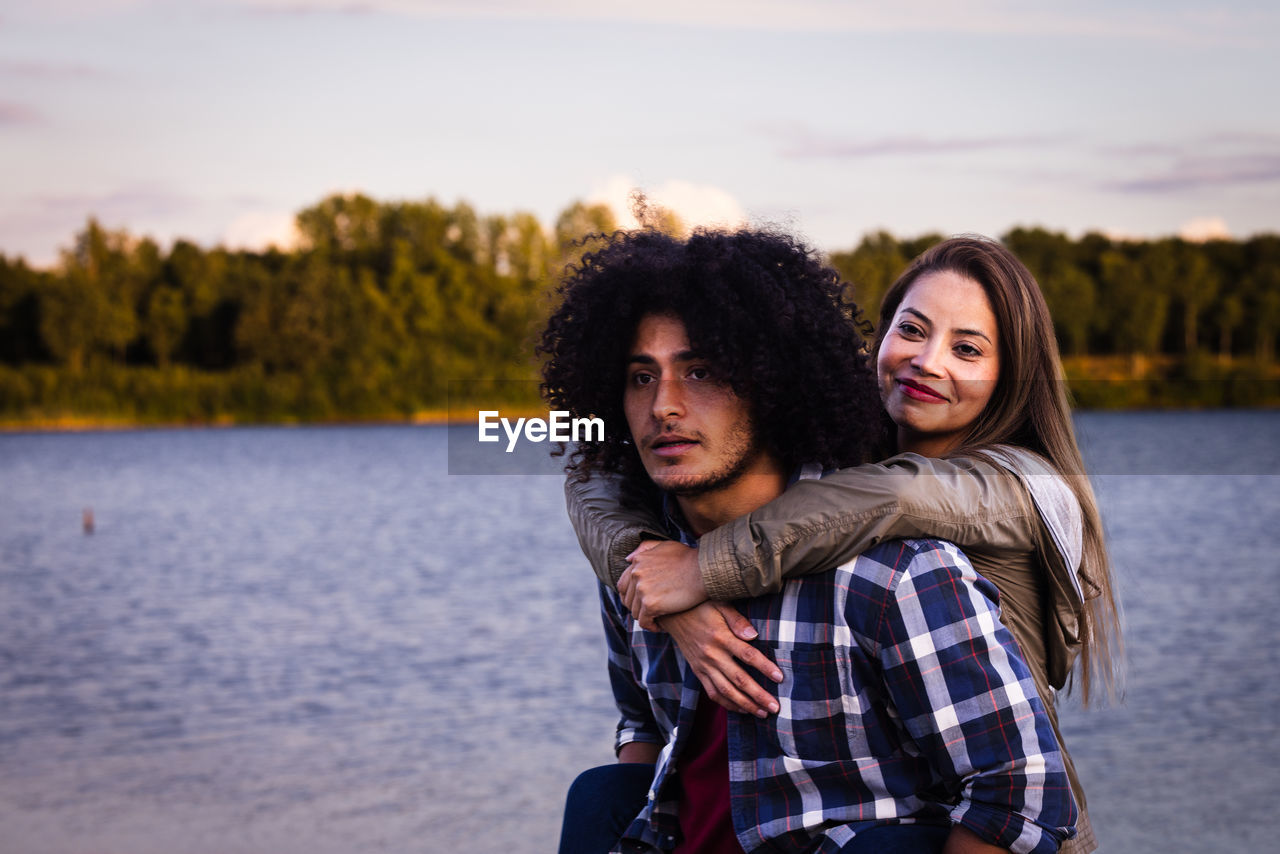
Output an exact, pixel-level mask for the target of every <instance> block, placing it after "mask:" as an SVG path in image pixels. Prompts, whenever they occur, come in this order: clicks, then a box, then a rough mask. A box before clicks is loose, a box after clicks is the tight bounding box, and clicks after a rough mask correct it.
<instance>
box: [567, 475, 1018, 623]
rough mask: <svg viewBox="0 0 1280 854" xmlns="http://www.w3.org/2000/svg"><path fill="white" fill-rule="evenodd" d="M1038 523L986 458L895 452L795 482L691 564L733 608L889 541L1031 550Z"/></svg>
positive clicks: (720, 531)
mask: <svg viewBox="0 0 1280 854" xmlns="http://www.w3.org/2000/svg"><path fill="white" fill-rule="evenodd" d="M1039 525H1040V521H1039V517H1038V516H1037V514H1036V510H1035V508H1034V506H1033V505H1032V503H1031V501H1030V499H1029V497H1028V495H1027V492H1026V488H1025V487H1024V486H1023V485H1022V483H1021V481H1019V479H1018V477H1017V476H1016V475H1014V474H1013V473H1012V472H1010V471H1008V470H1007V469H1005V468H1003V467H1001V466H999V465H996V464H995V463H993V462H991V461H990V460H987V459H984V458H975V457H955V458H951V459H935V458H931V457H922V456H920V455H918V454H900V455H898V456H896V457H891V458H889V459H888V460H885V461H884V462H881V463H875V464H869V465H862V466H857V467H855V468H848V469H841V470H839V471H835V472H832V473H830V474H827V475H826V476H824V477H822V478H821V479H814V480H801V481H798V482H797V483H795V484H792V485H791V486H790V487H789V488H788V489H787V491H786V492H784V493H783V494H782V495H781V496H779V497H778V498H775V499H774V500H773V501H771V502H769V503H768V504H766V505H765V506H763V507H761V508H759V509H757V510H755V511H754V512H752V513H749V514H747V515H745V516H742V517H740V518H738V519H736V520H734V521H732V522H729V523H727V524H725V525H722V526H720V527H719V528H716V529H715V530H713V531H710V532H708V533H707V534H705V535H703V537H702V539H701V540H700V541H699V548H698V564H699V566H700V568H701V571H702V580H703V583H704V584H705V585H706V588H707V593H708V595H709V596H710V597H711V598H712V599H721V600H730V599H738V598H742V597H748V596H759V595H761V594H763V593H770V592H775V591H777V590H779V589H781V587H782V579H783V578H784V577H789V576H796V575H806V574H809V573H811V572H818V571H820V570H823V569H828V568H830V567H832V566H836V565H839V564H842V563H845V562H847V561H849V560H851V559H852V558H853V557H854V556H856V555H858V554H861V553H862V552H864V551H866V550H867V549H869V548H871V547H872V546H874V545H876V544H877V543H879V542H881V541H882V540H888V539H902V538H909V537H927V538H932V539H940V540H949V541H951V542H953V543H955V544H956V545H958V546H960V547H961V548H962V549H965V550H967V551H974V552H979V553H987V554H995V555H1000V554H1004V553H1023V552H1029V551H1031V550H1033V549H1034V548H1035V546H1036V542H1037V537H1038V533H1039ZM581 536H582V531H581V530H579V537H581ZM624 568H625V567H624ZM618 574H621V569H619V570H618Z"/></svg>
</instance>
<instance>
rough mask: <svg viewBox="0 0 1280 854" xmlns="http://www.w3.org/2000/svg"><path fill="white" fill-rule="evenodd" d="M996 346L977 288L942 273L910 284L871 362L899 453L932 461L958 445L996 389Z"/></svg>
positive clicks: (988, 310) (990, 316) (984, 297)
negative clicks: (923, 457) (894, 430)
mask: <svg viewBox="0 0 1280 854" xmlns="http://www.w3.org/2000/svg"><path fill="white" fill-rule="evenodd" d="M999 344H1000V341H999V337H998V332H997V330H996V317H995V314H994V313H993V312H992V311H991V303H990V302H989V301H988V300H987V295H986V293H985V292H984V291H983V290H982V286H981V285H979V284H978V283H977V282H975V281H974V280H973V279H970V278H968V277H966V276H962V275H960V274H959V273H953V272H950V271H945V270H944V271H941V272H935V273H926V274H924V275H923V276H921V277H920V278H919V279H916V281H915V283H914V284H912V285H911V287H910V288H908V289H907V292H906V294H905V295H904V296H903V298H902V303H901V304H900V305H899V306H898V310H897V311H896V312H894V315H893V320H892V321H891V322H890V324H889V326H888V328H887V329H886V330H885V334H884V338H883V340H882V341H881V342H880V352H879V356H878V358H877V360H876V372H877V374H878V375H879V379H880V398H881V400H883V401H884V407H885V409H886V410H887V411H888V412H889V417H890V418H892V419H893V423H895V424H896V425H898V449H899V450H901V451H912V452H915V453H918V454H923V455H925V456H930V457H936V456H940V455H942V454H944V453H946V452H947V451H950V450H952V449H954V448H955V447H956V446H957V444H958V443H959V442H960V439H961V438H962V437H963V435H964V433H965V431H966V430H967V429H968V428H969V426H970V425H971V424H973V422H974V421H976V420H977V418H978V416H979V415H981V414H982V411H983V409H985V408H986V405H987V401H989V400H990V399H991V393H992V392H993V391H994V390H995V386H996V380H997V379H998V378H999V376H1000V350H999Z"/></svg>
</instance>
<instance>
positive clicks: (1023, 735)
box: [601, 540, 1076, 852]
mask: <svg viewBox="0 0 1280 854" xmlns="http://www.w3.org/2000/svg"><path fill="white" fill-rule="evenodd" d="M997 596H998V594H997V592H996V589H995V587H994V586H993V585H992V584H991V583H990V582H988V581H987V580H986V579H984V578H982V577H981V576H979V575H978V574H977V573H975V572H974V571H973V568H972V567H971V566H970V565H969V562H968V560H967V559H966V558H965V557H964V555H963V554H962V553H961V552H960V551H959V550H958V549H957V548H956V547H955V546H953V545H952V544H950V543H945V542H939V541H935V540H894V541H891V542H887V543H884V544H881V545H879V546H877V547H875V548H873V549H871V550H869V551H868V552H866V553H865V554H863V555H861V556H859V557H858V558H857V559H855V560H854V561H852V562H850V563H848V564H846V565H844V566H841V567H839V568H837V569H835V570H831V571H828V572H824V573H819V574H816V575H809V576H804V577H802V578H796V579H791V580H789V581H788V582H787V584H786V585H785V587H784V588H783V590H782V591H781V592H780V593H778V594H774V595H770V596H761V597H758V598H756V599H751V600H744V601H742V602H739V603H737V604H738V607H739V608H741V609H742V611H743V613H744V614H745V615H746V616H747V617H748V619H750V620H751V622H752V624H753V625H754V626H755V628H756V630H757V631H758V632H759V638H758V639H757V640H756V641H755V642H754V645H755V646H756V647H757V648H758V649H759V650H761V652H763V653H764V654H765V655H766V656H767V657H768V658H770V659H771V660H772V661H774V662H775V663H776V664H777V665H778V668H779V669H780V670H781V671H782V673H783V675H784V677H785V678H784V680H783V682H782V683H781V684H774V683H773V682H771V681H768V680H763V679H761V684H762V685H764V687H765V688H766V689H767V690H769V691H770V692H771V693H773V694H774V695H775V696H776V697H777V699H778V704H779V706H780V711H779V712H778V714H776V715H770V716H769V717H768V718H767V719H764V720H760V719H757V718H755V717H752V716H750V715H743V714H737V713H733V712H730V713H729V715H728V736H729V769H728V771H729V780H730V797H731V807H732V814H733V824H734V829H735V831H736V832H737V835H738V840H739V842H741V843H742V846H743V848H744V849H746V850H747V851H756V850H759V851H779V852H781V851H812V852H835V851H838V850H840V848H841V847H842V846H843V845H845V844H846V843H847V842H849V841H850V840H851V839H852V838H853V837H854V835H855V834H856V833H858V832H859V831H860V830H866V829H867V828H869V827H871V826H873V825H877V824H886V823H911V822H920V823H927V824H935V825H941V826H947V825H948V824H953V823H959V824H963V825H965V826H966V827H968V828H969V829H970V830H972V831H974V832H975V833H977V834H978V835H979V836H980V837H982V838H983V839H985V840H987V841H989V842H992V843H994V844H997V845H1001V846H1004V847H1006V848H1009V849H1011V850H1013V851H1015V852H1028V851H1034V852H1050V851H1056V850H1057V849H1058V846H1059V844H1060V843H1061V841H1062V840H1063V839H1065V838H1067V837H1069V836H1070V835H1071V834H1072V833H1073V832H1074V829H1073V825H1074V824H1075V820H1076V809H1075V803H1074V801H1073V800H1072V797H1071V790H1070V787H1069V784H1068V781H1067V776H1066V773H1065V771H1064V769H1063V764H1062V757H1061V754H1060V753H1059V751H1058V745H1057V741H1056V740H1055V739H1054V735H1053V731H1052V729H1051V728H1050V726H1049V721H1048V718H1047V717H1046V716H1045V710H1044V706H1043V704H1042V703H1041V701H1040V697H1039V695H1038V694H1037V693H1036V688H1035V684H1034V683H1033V681H1032V679H1031V674H1030V672H1029V671H1028V670H1027V666H1026V664H1025V662H1024V661H1023V660H1022V656H1021V653H1020V651H1019V650H1018V646H1017V643H1016V642H1015V641H1014V639H1013V637H1012V636H1011V635H1010V634H1009V632H1008V630H1007V629H1006V628H1005V627H1004V626H1003V625H1002V624H1001V623H1000V619H999V608H998V606H997V604H996V599H997ZM601 599H602V606H603V613H604V624H605V632H606V635H607V637H608V644H609V674H610V681H611V683H612V686H613V692H614V697H615V699H616V701H617V704H618V708H619V710H620V711H621V720H620V721H619V724H618V733H617V741H616V744H617V746H618V747H621V746H622V745H624V744H627V743H629V742H633V741H643V742H652V743H654V744H660V745H665V746H664V748H663V750H662V752H661V754H660V755H659V758H658V762H657V765H656V767H655V775H654V781H653V785H652V787H651V789H650V792H649V803H648V805H647V806H646V807H645V808H644V810H643V811H641V813H640V815H639V816H637V818H636V819H635V820H634V821H633V822H632V824H631V826H630V827H629V828H628V829H627V830H626V832H625V833H624V834H623V838H622V840H621V842H620V843H619V846H620V847H619V848H618V849H615V850H621V851H644V850H650V849H651V848H659V849H670V848H672V847H674V845H675V844H676V842H677V837H678V834H679V825H678V822H677V818H676V815H675V811H676V803H677V798H678V796H679V790H678V788H677V786H678V783H677V779H676V778H677V777H678V774H677V769H678V767H679V764H680V757H681V754H682V752H683V751H684V749H685V747H686V742H687V734H688V733H689V732H690V731H691V730H692V728H693V718H694V710H695V708H696V705H697V701H698V696H699V686H698V680H697V677H696V676H695V675H694V674H693V672H692V670H691V669H690V668H689V667H688V665H687V663H686V662H685V659H684V657H683V656H682V655H681V654H680V653H679V651H678V650H677V649H676V646H675V644H674V643H673V642H672V640H671V638H670V636H669V635H666V634H661V633H653V632H647V631H644V630H643V629H641V628H640V627H639V626H638V625H636V624H635V622H634V620H632V618H631V616H630V614H628V613H627V611H626V608H625V606H623V604H622V602H621V600H620V599H619V597H618V595H617V593H616V592H615V591H613V590H610V589H609V588H606V587H603V586H602V587H601Z"/></svg>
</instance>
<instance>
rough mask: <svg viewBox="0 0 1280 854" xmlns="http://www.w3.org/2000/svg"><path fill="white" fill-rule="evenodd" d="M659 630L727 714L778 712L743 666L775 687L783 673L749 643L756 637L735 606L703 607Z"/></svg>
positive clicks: (669, 617)
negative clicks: (676, 647) (759, 673)
mask: <svg viewBox="0 0 1280 854" xmlns="http://www.w3.org/2000/svg"><path fill="white" fill-rule="evenodd" d="M662 628H663V629H665V630H666V631H667V633H668V634H670V635H671V637H672V639H673V640H674V641H675V642H676V645H677V646H678V647H680V651H681V652H682V653H684V657H685V659H687V660H688V662H689V666H690V667H692V668H693V672H694V674H695V675H697V677H698V680H699V681H700V682H701V683H702V687H703V688H705V689H706V691H707V696H708V697H710V698H711V699H712V700H714V701H715V702H717V703H719V704H720V705H722V706H724V707H725V708H726V709H728V710H729V711H731V712H742V713H743V714H747V715H755V716H756V717H760V718H763V717H765V716H766V715H768V713H769V712H777V711H778V701H777V700H775V699H774V698H773V697H772V696H770V694H769V692H768V691H766V690H765V689H764V688H761V687H760V685H758V684H757V683H756V681H755V680H754V679H752V678H751V677H750V676H748V675H747V672H746V671H745V670H743V669H742V665H746V666H748V667H752V668H754V669H756V670H758V671H760V672H761V673H763V674H764V675H765V676H767V677H768V678H770V679H772V680H773V681H774V682H781V681H782V671H780V670H778V666H777V665H776V664H774V663H773V662H771V661H770V660H769V659H767V658H765V656H764V655H763V654H762V653H761V652H760V651H759V650H758V649H756V648H755V647H753V646H751V644H749V643H747V640H750V639H752V638H754V637H756V630H755V629H754V628H752V626H751V621H749V620H748V619H747V618H746V617H744V616H742V615H741V614H739V613H738V612H737V610H735V609H734V608H733V606H731V605H726V604H724V603H723V602H703V603H702V604H700V605H698V606H696V607H694V608H692V609H690V610H688V611H682V612H680V613H679V614H668V615H667V616H665V617H663V618H662ZM739 662H741V664H739Z"/></svg>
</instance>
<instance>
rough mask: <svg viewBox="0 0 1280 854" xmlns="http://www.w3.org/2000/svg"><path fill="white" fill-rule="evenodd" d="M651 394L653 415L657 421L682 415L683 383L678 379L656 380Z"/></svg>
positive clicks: (683, 403)
mask: <svg viewBox="0 0 1280 854" xmlns="http://www.w3.org/2000/svg"><path fill="white" fill-rule="evenodd" d="M656 385H657V386H658V389H657V391H655V392H654V394H653V417H654V418H656V419H657V420H658V421H662V420H664V419H667V418H672V417H675V418H679V417H680V416H682V415H684V407H685V401H684V383H682V382H681V381H680V380H658V382H657V383H656Z"/></svg>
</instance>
